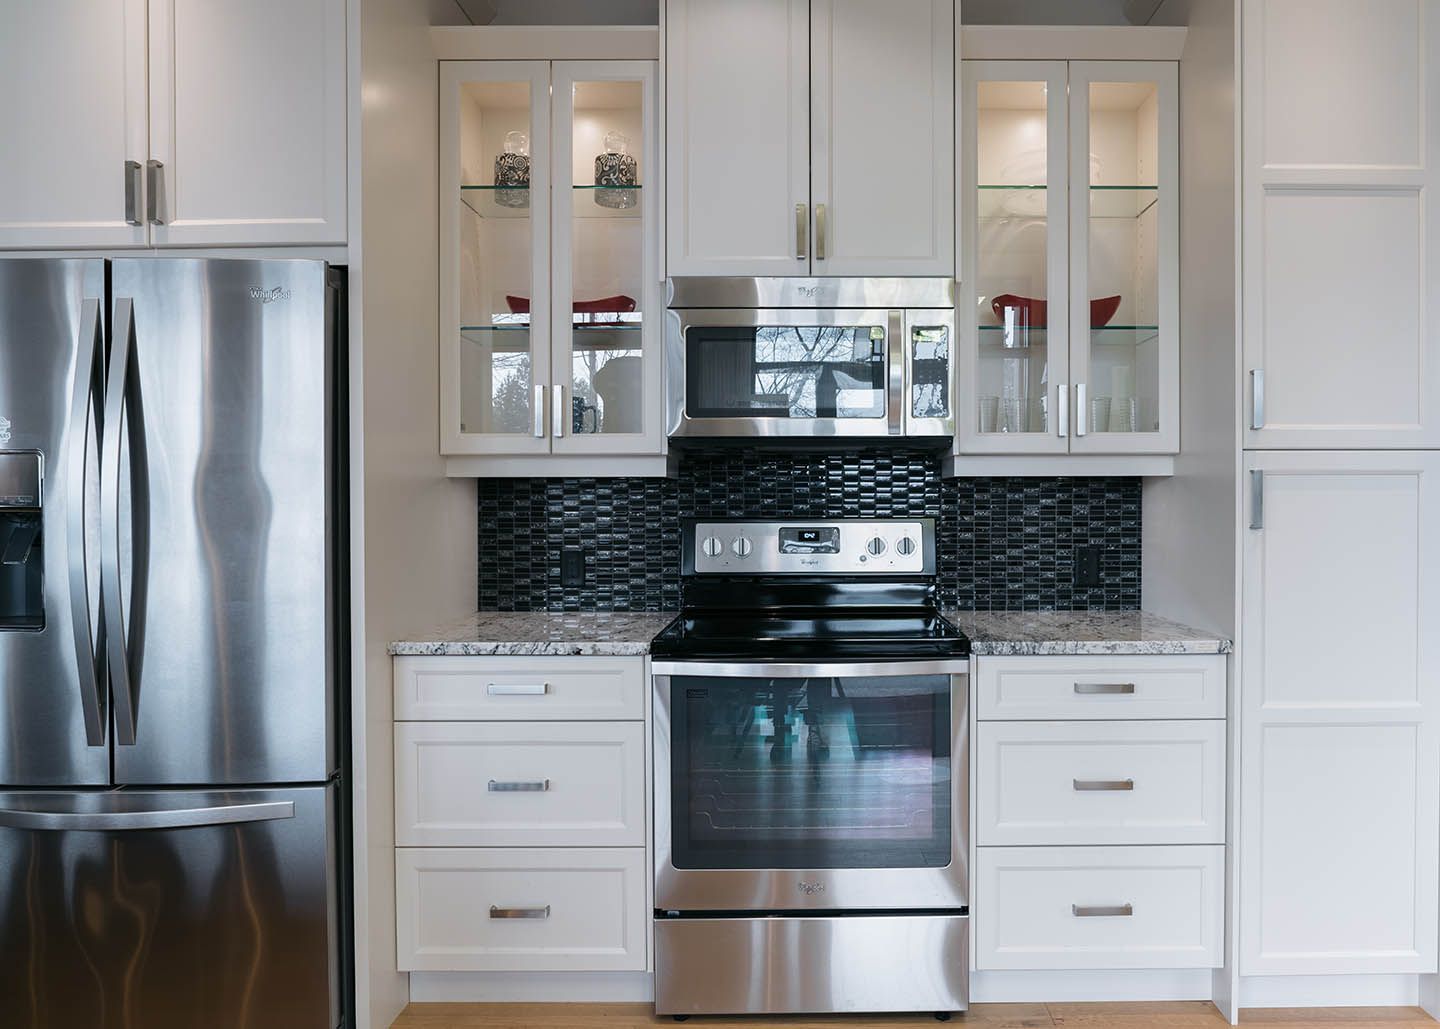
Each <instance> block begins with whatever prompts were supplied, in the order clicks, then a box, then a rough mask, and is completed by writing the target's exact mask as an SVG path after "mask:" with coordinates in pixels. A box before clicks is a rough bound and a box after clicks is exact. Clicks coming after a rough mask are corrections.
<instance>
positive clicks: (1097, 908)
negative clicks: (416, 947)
mask: <svg viewBox="0 0 1440 1029" xmlns="http://www.w3.org/2000/svg"><path fill="white" fill-rule="evenodd" d="M492 910H493V909H492ZM1070 913H1071V914H1072V915H1074V916H1075V917H1076V918H1129V917H1130V916H1131V915H1133V914H1134V913H1135V907H1134V905H1131V904H1088V905H1087V904H1071V905H1070Z"/></svg>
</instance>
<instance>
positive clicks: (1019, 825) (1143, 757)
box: [975, 721, 1225, 847]
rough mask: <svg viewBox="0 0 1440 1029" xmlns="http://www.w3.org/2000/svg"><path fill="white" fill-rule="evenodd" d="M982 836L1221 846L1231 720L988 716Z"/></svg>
mask: <svg viewBox="0 0 1440 1029" xmlns="http://www.w3.org/2000/svg"><path fill="white" fill-rule="evenodd" d="M976 741H977V743H976V747H977V762H978V767H977V771H976V798H975V810H976V827H977V829H976V842H977V843H978V844H979V845H980V846H982V847H1006V846H1021V845H1041V846H1058V845H1095V844H1147V843H1153V844H1170V843H1223V842H1224V840H1225V827H1224V818H1225V723H1224V722H1221V721H1192V722H981V723H979V725H978V726H977V728H976Z"/></svg>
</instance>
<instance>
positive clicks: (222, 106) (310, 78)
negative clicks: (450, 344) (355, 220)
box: [142, 0, 346, 246]
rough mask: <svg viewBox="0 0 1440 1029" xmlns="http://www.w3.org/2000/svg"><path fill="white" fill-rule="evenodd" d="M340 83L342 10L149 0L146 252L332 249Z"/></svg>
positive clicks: (337, 227)
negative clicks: (172, 247) (182, 247)
mask: <svg viewBox="0 0 1440 1029" xmlns="http://www.w3.org/2000/svg"><path fill="white" fill-rule="evenodd" d="M142 6H143V5H142ZM345 84H346V81H345V0H248V2H246V3H243V4H224V3H214V2H213V0H150V158H151V160H152V162H153V163H152V164H151V165H150V166H149V167H147V179H148V183H149V187H150V189H152V190H153V191H154V196H153V198H151V210H150V211H149V212H147V216H148V217H149V219H150V221H151V233H152V237H151V238H152V240H153V241H154V243H155V244H156V245H157V246H164V245H166V244H211V245H217V246H219V245H227V244H267V243H269V244H279V243H311V244H321V243H344V242H345V174H346V171H345V114H346V101H345Z"/></svg>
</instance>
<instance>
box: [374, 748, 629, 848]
mask: <svg viewBox="0 0 1440 1029" xmlns="http://www.w3.org/2000/svg"><path fill="white" fill-rule="evenodd" d="M395 841H396V843H397V844H398V845H399V846H402V847H403V846H430V847H446V846H450V847H463V846H491V847H494V846H585V847H616V846H637V847H638V846H644V843H645V726H644V723H643V722H589V723H585V722H397V723H396V725H395Z"/></svg>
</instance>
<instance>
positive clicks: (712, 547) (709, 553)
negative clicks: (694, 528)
mask: <svg viewBox="0 0 1440 1029" xmlns="http://www.w3.org/2000/svg"><path fill="white" fill-rule="evenodd" d="M700 549H701V550H702V551H704V553H705V556H706V557H719V556H720V554H721V552H722V551H724V549H725V544H724V543H722V542H720V537H719V536H711V537H709V538H708V539H706V540H705V541H704V542H703V543H701V544H700Z"/></svg>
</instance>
